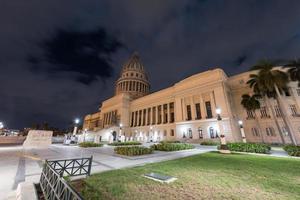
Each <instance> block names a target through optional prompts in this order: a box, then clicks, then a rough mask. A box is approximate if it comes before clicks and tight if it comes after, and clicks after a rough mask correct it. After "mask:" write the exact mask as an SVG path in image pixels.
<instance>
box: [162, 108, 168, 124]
mask: <svg viewBox="0 0 300 200" xmlns="http://www.w3.org/2000/svg"><path fill="white" fill-rule="evenodd" d="M163 109H164V110H163V113H164V124H165V123H168V104H164V105H163Z"/></svg>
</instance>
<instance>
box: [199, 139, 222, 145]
mask: <svg viewBox="0 0 300 200" xmlns="http://www.w3.org/2000/svg"><path fill="white" fill-rule="evenodd" d="M200 144H201V145H207V146H216V145H219V144H220V142H216V141H213V140H204V141H202V142H201V143H200Z"/></svg>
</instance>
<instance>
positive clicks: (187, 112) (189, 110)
mask: <svg viewBox="0 0 300 200" xmlns="http://www.w3.org/2000/svg"><path fill="white" fill-rule="evenodd" d="M186 114H187V119H186V120H188V121H189V120H192V112H191V105H187V106H186Z"/></svg>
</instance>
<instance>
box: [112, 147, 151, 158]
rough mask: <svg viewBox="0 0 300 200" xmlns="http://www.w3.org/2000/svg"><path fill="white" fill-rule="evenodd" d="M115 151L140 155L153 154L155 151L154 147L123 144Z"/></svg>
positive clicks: (122, 153)
mask: <svg viewBox="0 0 300 200" xmlns="http://www.w3.org/2000/svg"><path fill="white" fill-rule="evenodd" d="M114 151H115V152H116V153H117V154H121V155H126V156H138V155H144V154H151V153H152V152H153V149H152V148H147V147H142V146H127V147H126V146H123V147H116V148H115V149H114Z"/></svg>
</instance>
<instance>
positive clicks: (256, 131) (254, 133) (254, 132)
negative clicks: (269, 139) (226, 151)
mask: <svg viewBox="0 0 300 200" xmlns="http://www.w3.org/2000/svg"><path fill="white" fill-rule="evenodd" d="M251 131H252V135H253V136H255V137H257V136H259V132H258V130H257V128H256V127H253V128H251Z"/></svg>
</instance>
